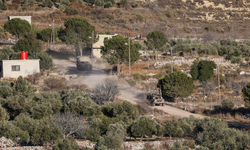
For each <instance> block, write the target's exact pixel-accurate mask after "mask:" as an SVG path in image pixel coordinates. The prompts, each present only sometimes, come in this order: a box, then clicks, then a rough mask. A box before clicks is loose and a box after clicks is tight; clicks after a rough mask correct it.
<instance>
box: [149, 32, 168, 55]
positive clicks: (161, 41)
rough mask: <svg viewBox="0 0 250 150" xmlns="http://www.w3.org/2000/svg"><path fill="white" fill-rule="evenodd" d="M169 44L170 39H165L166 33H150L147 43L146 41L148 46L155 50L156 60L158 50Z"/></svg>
mask: <svg viewBox="0 0 250 150" xmlns="http://www.w3.org/2000/svg"><path fill="white" fill-rule="evenodd" d="M167 42H168V39H167V38H166V37H165V35H164V33H162V32H160V31H158V30H155V31H153V32H150V33H149V34H148V35H147V41H145V43H146V45H147V46H148V47H149V48H153V49H154V51H155V59H157V50H158V49H159V48H162V47H163V46H165V45H166V44H167Z"/></svg>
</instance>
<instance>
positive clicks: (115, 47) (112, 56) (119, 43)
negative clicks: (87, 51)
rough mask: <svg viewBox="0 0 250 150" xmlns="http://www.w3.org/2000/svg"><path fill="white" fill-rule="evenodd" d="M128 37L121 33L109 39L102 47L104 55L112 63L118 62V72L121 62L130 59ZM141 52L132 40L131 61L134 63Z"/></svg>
mask: <svg viewBox="0 0 250 150" xmlns="http://www.w3.org/2000/svg"><path fill="white" fill-rule="evenodd" d="M125 43H128V38H125V37H123V36H120V35H116V36H113V37H112V38H111V39H107V40H105V42H104V46H103V47H102V51H101V53H102V55H103V56H102V57H103V58H104V59H106V60H107V62H108V63H110V64H117V65H118V66H117V67H118V73H119V71H120V64H122V63H124V62H128V61H129V48H128V45H125ZM139 56H140V54H139V52H138V49H137V46H135V45H134V43H133V42H132V40H130V62H131V64H134V63H135V61H137V60H138V59H139Z"/></svg>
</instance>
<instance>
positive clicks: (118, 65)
mask: <svg viewBox="0 0 250 150" xmlns="http://www.w3.org/2000/svg"><path fill="white" fill-rule="evenodd" d="M120 71H121V69H120V61H119V60H118V63H117V74H118V75H119V74H120Z"/></svg>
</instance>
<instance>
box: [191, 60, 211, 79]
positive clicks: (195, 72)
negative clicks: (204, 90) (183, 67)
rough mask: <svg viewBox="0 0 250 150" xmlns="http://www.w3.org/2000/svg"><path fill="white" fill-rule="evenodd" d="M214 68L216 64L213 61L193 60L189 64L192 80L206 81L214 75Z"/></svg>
mask: <svg viewBox="0 0 250 150" xmlns="http://www.w3.org/2000/svg"><path fill="white" fill-rule="evenodd" d="M215 68H216V64H215V63H214V61H208V60H200V61H199V60H195V61H194V62H193V65H192V66H191V71H190V74H191V76H192V78H193V80H196V79H199V80H200V81H201V82H202V81H207V80H209V79H210V78H211V77H212V76H213V75H214V69H215Z"/></svg>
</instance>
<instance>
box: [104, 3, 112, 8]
mask: <svg viewBox="0 0 250 150" xmlns="http://www.w3.org/2000/svg"><path fill="white" fill-rule="evenodd" d="M112 6H113V4H112V3H111V2H107V3H106V4H105V5H104V8H110V7H112Z"/></svg>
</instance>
